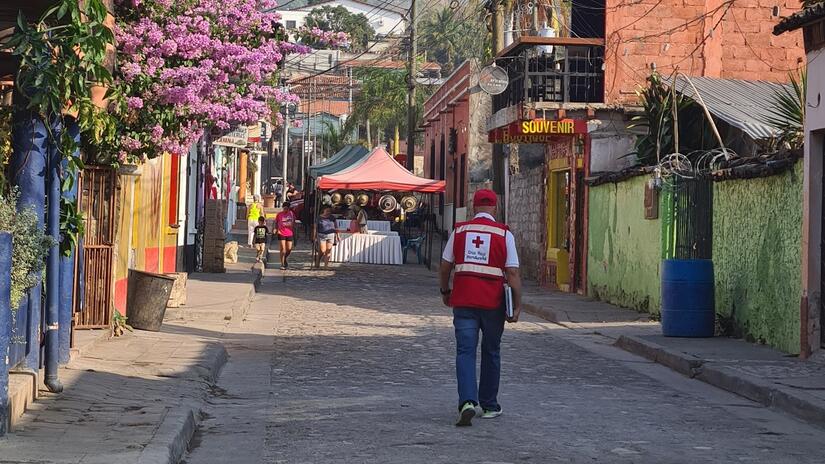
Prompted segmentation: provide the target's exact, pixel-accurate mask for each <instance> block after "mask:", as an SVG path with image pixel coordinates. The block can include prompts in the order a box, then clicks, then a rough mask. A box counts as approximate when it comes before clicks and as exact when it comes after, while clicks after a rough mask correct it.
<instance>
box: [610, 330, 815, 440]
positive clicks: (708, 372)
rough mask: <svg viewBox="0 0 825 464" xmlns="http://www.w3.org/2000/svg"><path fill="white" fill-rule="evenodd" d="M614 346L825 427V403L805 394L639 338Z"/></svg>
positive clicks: (620, 340)
mask: <svg viewBox="0 0 825 464" xmlns="http://www.w3.org/2000/svg"><path fill="white" fill-rule="evenodd" d="M613 345H614V346H616V347H618V348H621V349H623V350H625V351H627V352H630V353H633V354H636V355H638V356H641V357H643V358H646V359H649V360H651V361H653V362H656V363H658V364H661V365H663V366H665V367H668V368H670V369H672V370H674V371H676V372H678V373H680V374H682V375H685V376H687V377H690V378H695V379H697V380H700V381H702V382H705V383H707V384H709V385H712V386H714V387H716V388H719V389H722V390H725V391H728V392H730V393H733V394H735V395H738V396H741V397H743V398H747V399H749V400H751V401H754V402H756V403H759V404H762V405H763V406H766V407H769V408H773V409H777V410H780V411H782V412H785V413H787V414H790V415H792V416H794V417H796V418H798V419H802V420H804V421H807V422H810V423H813V424H816V425H819V426H825V401H822V400H820V399H819V398H815V397H811V396H809V395H806V394H805V393H804V391H800V392H797V391H795V390H793V389H791V388H788V389H783V388H778V387H777V386H776V384H774V383H772V382H768V381H765V380H763V379H760V378H757V377H752V376H749V375H747V374H742V373H741V372H736V371H734V370H732V369H730V368H729V367H727V366H724V365H716V364H714V363H712V362H707V361H704V360H702V359H699V358H697V357H695V356H692V355H689V354H686V353H681V352H678V351H674V350H669V349H667V348H665V347H663V346H661V345H659V344H657V343H654V342H651V341H648V340H644V339H642V338H639V337H634V336H629V335H621V336H619V338H618V340H616V342H615V343H614V344H613Z"/></svg>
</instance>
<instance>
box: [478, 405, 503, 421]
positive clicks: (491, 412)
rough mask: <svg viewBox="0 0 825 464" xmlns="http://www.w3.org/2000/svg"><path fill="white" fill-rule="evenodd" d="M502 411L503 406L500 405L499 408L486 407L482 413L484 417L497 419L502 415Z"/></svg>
mask: <svg viewBox="0 0 825 464" xmlns="http://www.w3.org/2000/svg"><path fill="white" fill-rule="evenodd" d="M501 413H502V410H501V406H499V407H498V410H494V409H485V410H484V411H483V412H482V413H481V418H482V419H495V418H496V417H498V416H500V415H501Z"/></svg>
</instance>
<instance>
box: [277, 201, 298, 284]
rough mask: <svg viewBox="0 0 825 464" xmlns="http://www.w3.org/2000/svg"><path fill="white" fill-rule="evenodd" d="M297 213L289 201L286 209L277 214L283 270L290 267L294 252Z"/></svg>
mask: <svg viewBox="0 0 825 464" xmlns="http://www.w3.org/2000/svg"><path fill="white" fill-rule="evenodd" d="M294 228H295V213H293V212H292V209H291V208H290V204H289V202H285V203H284V209H283V210H282V211H281V212H280V213H278V215H277V216H275V230H276V231H277V232H278V244H279V245H280V250H279V251H280V257H281V270H286V269H287V268H288V267H289V261H288V260H289V255H290V253H292V245H293V243H292V242H293V240H294V238H295V230H294Z"/></svg>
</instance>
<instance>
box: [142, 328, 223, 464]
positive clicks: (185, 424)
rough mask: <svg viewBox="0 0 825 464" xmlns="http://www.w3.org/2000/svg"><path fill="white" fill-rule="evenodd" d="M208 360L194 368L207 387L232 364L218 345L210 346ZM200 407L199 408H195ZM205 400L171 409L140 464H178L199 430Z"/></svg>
mask: <svg viewBox="0 0 825 464" xmlns="http://www.w3.org/2000/svg"><path fill="white" fill-rule="evenodd" d="M205 353H206V355H205V359H204V361H203V362H200V363H198V364H197V365H196V366H194V368H195V369H196V370H197V371H198V372H199V374H200V377H202V378H203V379H204V380H206V381H207V382H208V383H210V384H212V383H214V382H215V381H216V380H217V379H218V377H220V373H221V370H222V369H223V367H224V366H225V365H226V362H227V361H228V360H229V354H228V352H227V351H226V348H225V347H224V346H223V345H222V344H220V343H215V344H212V345H209V347H208V348H207V350H206V352H205ZM195 403H197V404H195ZM204 403H205V400H204V399H201V400H200V401H197V400H195V401H193V402H192V404H189V405H184V406H178V407H174V408H172V409H171V410H170V411H169V412H168V413H167V414H166V416H165V417H164V418H163V421H161V423H160V425H159V426H158V428H157V431H155V435H154V436H153V437H152V439H151V440H150V441H149V443H148V444H147V445H146V446H145V447H144V448H143V451H142V452H141V453H140V457H139V458H138V461H137V462H138V464H167V463H168V464H177V463H178V462H180V460H181V459H182V458H183V456H184V454H186V451H187V449H188V447H189V442H190V441H191V440H192V437H193V436H194V434H195V431H196V430H197V428H198V419H197V418H198V417H199V416H200V406H201V405H203V404H204Z"/></svg>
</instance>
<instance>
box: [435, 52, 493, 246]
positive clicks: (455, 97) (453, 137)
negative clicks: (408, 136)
mask: <svg viewBox="0 0 825 464" xmlns="http://www.w3.org/2000/svg"><path fill="white" fill-rule="evenodd" d="M478 69H479V64H478V63H477V62H474V61H466V62H464V64H462V65H461V66H459V68H458V69H456V70H455V71H454V72H453V74H452V75H450V76H449V77H448V78H447V79H446V80H445V82H444V84H443V85H442V86H441V87H440V88H439V89H438V90H437V91H436V92H435V93H434V94H433V95H432V96H431V97H430V98H429V99H428V100H427V101H426V102H425V104H424V116H423V126H424V146H423V147H422V151H423V154H424V177H428V178H431V179H441V180H445V181H446V182H447V190H446V192H445V193H444V194H443V195H441V198H440V199H439V201H438V204H437V205H436V206H437V210H438V214H439V217H440V225H441V227H442V230H445V231H449V230H450V229H452V226H453V224H454V223H455V222H457V221H463V220H465V218H466V217H467V214H468V213H467V211H468V206H471V205H469V203H470V198H472V192H474V191H475V189H477V188H479V186H481V185H487V184H489V182H490V181H491V178H492V173H491V167H492V152H491V148H490V145H489V144H488V143H487V132H486V130H485V123H486V118H487V116H488V115H489V114H490V106H491V99H490V96H489V95H487V94H486V93H484V92H471V89H472V88H473V87H475V86H476V85H477V83H478Z"/></svg>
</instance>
